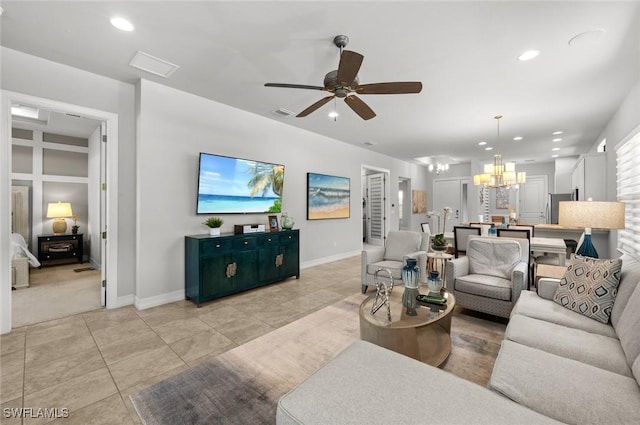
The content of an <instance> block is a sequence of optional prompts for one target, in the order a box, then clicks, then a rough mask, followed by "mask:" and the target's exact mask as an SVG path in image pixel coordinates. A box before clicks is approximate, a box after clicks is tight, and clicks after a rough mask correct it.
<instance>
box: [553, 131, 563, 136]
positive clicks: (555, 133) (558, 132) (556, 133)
mask: <svg viewBox="0 0 640 425" xmlns="http://www.w3.org/2000/svg"><path fill="white" fill-rule="evenodd" d="M562 133H563V132H562V131H554V132H553V135H554V136H557V135H558V134H562Z"/></svg>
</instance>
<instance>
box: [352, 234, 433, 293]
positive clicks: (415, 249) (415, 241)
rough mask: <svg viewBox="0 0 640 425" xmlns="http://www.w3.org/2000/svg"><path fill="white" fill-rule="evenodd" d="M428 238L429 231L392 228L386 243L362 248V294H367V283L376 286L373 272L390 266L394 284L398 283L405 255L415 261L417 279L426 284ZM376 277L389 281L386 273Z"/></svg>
mask: <svg viewBox="0 0 640 425" xmlns="http://www.w3.org/2000/svg"><path fill="white" fill-rule="evenodd" d="M430 240H431V235H430V234H429V233H421V232H412V231H408V230H392V231H390V232H389V234H388V235H387V240H386V245H385V246H380V247H372V248H367V249H364V250H363V251H362V256H361V264H362V267H361V280H362V293H363V294H364V293H366V292H367V288H368V287H369V286H375V282H374V274H375V272H376V270H378V269H389V270H390V271H391V275H392V276H393V282H394V284H401V283H402V274H401V273H402V268H403V267H404V266H405V264H406V263H407V261H406V260H407V258H415V259H416V260H418V267H419V268H420V282H422V283H426V281H427V276H426V274H427V271H426V270H427V251H428V249H429V243H430ZM378 279H382V280H384V281H385V282H387V283H388V281H389V280H388V279H387V274H386V273H380V274H378Z"/></svg>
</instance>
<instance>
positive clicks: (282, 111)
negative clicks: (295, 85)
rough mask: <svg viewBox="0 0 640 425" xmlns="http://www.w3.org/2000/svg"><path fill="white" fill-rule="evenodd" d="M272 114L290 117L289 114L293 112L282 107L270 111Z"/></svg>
mask: <svg viewBox="0 0 640 425" xmlns="http://www.w3.org/2000/svg"><path fill="white" fill-rule="evenodd" d="M272 112H273V113H274V114H276V115H279V116H281V117H290V116H291V115H293V114H294V113H293V112H291V111H289V110H287V109H284V108H278V109H276V110H275V111H272Z"/></svg>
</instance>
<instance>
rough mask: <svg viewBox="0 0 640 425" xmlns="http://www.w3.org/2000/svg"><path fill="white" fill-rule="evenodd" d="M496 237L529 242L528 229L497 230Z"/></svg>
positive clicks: (529, 232) (529, 231)
mask: <svg viewBox="0 0 640 425" xmlns="http://www.w3.org/2000/svg"><path fill="white" fill-rule="evenodd" d="M498 237H506V238H522V239H529V240H531V230H530V229H509V228H507V229H501V228H498Z"/></svg>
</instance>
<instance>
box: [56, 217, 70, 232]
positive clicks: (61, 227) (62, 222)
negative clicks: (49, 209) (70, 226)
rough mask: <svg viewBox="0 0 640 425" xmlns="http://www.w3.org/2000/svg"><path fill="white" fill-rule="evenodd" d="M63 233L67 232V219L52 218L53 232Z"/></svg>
mask: <svg viewBox="0 0 640 425" xmlns="http://www.w3.org/2000/svg"><path fill="white" fill-rule="evenodd" d="M65 233H67V220H66V219H64V218H56V219H55V220H53V234H54V235H64V234H65Z"/></svg>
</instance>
